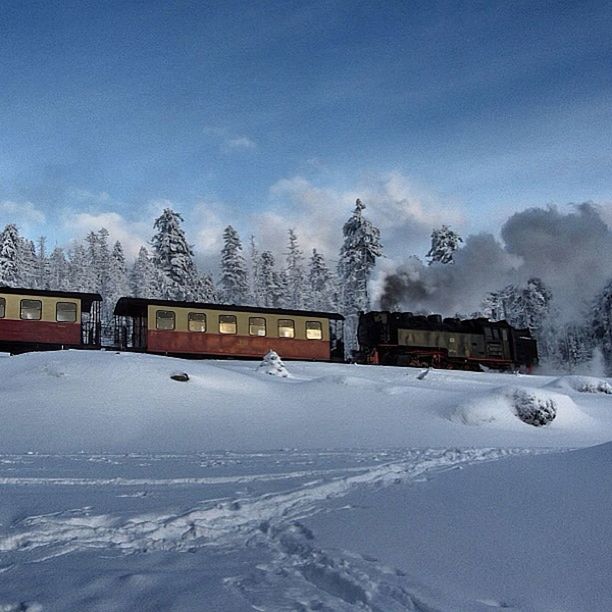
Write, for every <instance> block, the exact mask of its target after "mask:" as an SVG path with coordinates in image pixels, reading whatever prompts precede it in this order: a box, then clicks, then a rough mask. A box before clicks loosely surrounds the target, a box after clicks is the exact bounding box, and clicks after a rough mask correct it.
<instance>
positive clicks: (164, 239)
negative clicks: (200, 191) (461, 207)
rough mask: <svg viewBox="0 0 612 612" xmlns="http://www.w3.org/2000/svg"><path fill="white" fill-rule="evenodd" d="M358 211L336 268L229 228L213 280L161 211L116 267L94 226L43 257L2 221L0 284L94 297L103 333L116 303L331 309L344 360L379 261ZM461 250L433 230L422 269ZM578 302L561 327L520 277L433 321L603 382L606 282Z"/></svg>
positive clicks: (171, 215) (538, 285) (175, 218)
mask: <svg viewBox="0 0 612 612" xmlns="http://www.w3.org/2000/svg"><path fill="white" fill-rule="evenodd" d="M364 209H365V205H364V204H363V203H362V202H361V201H360V200H357V202H356V205H355V209H354V210H353V212H352V214H351V215H350V217H349V218H348V219H347V221H346V223H345V224H344V226H343V228H342V246H341V249H340V252H339V254H338V263H337V265H336V266H331V265H329V264H328V263H327V261H326V259H325V257H324V255H323V254H322V253H320V252H318V251H317V250H316V249H312V250H311V251H310V252H309V253H308V254H306V253H305V252H304V251H303V249H302V248H301V246H300V244H299V236H298V235H297V234H296V232H295V231H294V230H293V229H289V230H288V233H287V243H286V246H285V252H284V257H280V258H277V257H275V256H274V255H273V253H272V251H271V250H263V249H260V247H259V246H258V245H257V243H256V241H255V238H254V237H252V236H251V237H250V240H249V242H248V244H247V245H246V247H245V246H244V244H243V242H242V240H241V238H240V236H239V234H238V232H237V231H236V230H235V229H234V228H233V227H232V226H231V225H229V226H227V227H226V228H225V230H224V232H223V248H222V249H221V252H220V253H219V270H220V272H219V274H218V276H217V277H216V278H214V277H213V275H212V274H211V273H210V272H208V271H201V270H198V267H197V265H196V262H195V258H194V251H193V248H192V246H191V245H190V244H189V242H188V240H187V237H186V235H185V232H184V230H183V228H182V223H183V219H182V217H181V215H180V214H179V213H178V212H176V211H174V210H172V209H170V208H167V209H165V210H164V211H163V213H162V214H161V215H160V216H159V217H158V218H157V219H155V221H154V223H153V233H152V237H151V241H150V245H149V247H148V248H147V247H142V248H141V249H140V252H139V254H138V256H137V258H136V260H135V261H134V263H133V264H132V265H129V264H128V263H127V262H126V259H125V256H124V250H123V247H122V244H121V243H120V242H115V243H114V244H110V241H109V234H108V232H107V231H106V230H105V229H104V228H102V229H100V230H99V231H97V232H90V233H89V234H88V235H87V236H86V237H85V239H84V240H82V241H80V242H78V241H76V242H73V243H72V245H71V246H70V247H69V248H68V249H67V250H66V249H63V248H61V247H55V248H54V249H53V250H52V251H51V252H48V250H47V246H46V240H45V238H44V237H41V238H39V239H38V241H37V242H36V243H34V242H32V241H31V240H28V239H26V238H24V237H22V236H20V234H19V232H18V230H17V227H16V226H15V225H13V224H9V225H7V226H6V227H5V228H4V230H3V231H2V232H1V233H0V286H12V287H26V288H28V287H29V288H34V289H48V290H64V291H86V292H98V293H100V294H101V295H102V297H103V307H102V320H103V325H105V326H107V327H108V328H109V329H110V327H111V324H112V311H113V308H114V304H115V303H116V301H117V299H118V298H119V297H121V296H134V297H148V298H159V299H169V300H185V301H195V302H212V303H223V304H243V305H253V306H260V307H271V308H294V309H308V310H318V311H336V312H341V313H342V314H344V315H345V316H346V318H347V320H346V325H345V345H346V348H347V353H348V354H350V350H351V349H353V348H356V315H357V313H358V312H359V311H362V310H363V311H367V310H370V308H371V304H370V296H369V295H368V282H369V280H370V277H371V275H372V271H373V268H374V266H375V263H376V260H377V258H378V257H380V256H381V255H382V246H381V243H380V232H379V230H378V229H377V228H376V227H375V226H374V225H373V224H372V223H371V222H370V221H369V220H368V219H367V218H366V217H365V216H364ZM462 243H463V240H462V238H461V237H460V236H459V235H458V234H457V233H456V232H454V231H453V230H451V229H450V228H449V227H447V226H442V227H441V228H439V229H435V230H434V231H433V232H432V235H431V248H430V250H429V252H428V253H427V256H426V257H427V260H428V263H429V265H430V266H444V269H445V270H451V269H453V268H454V266H453V263H454V258H455V255H456V254H457V252H458V251H459V250H460V249H461V248H462ZM447 266H448V267H447ZM425 267H426V268H428V267H429V266H425ZM476 273H477V271H476ZM568 282H571V281H568ZM398 295H399V294H398ZM407 301H408V302H409V303H406V302H407ZM586 303H587V306H586V307H585V309H584V312H583V313H582V315H581V316H580V318H579V320H572V321H567V320H565V319H564V318H562V317H561V316H560V312H559V309H558V308H557V306H556V301H555V298H554V296H553V293H552V291H551V290H550V288H549V287H548V286H547V285H546V283H545V282H544V280H542V279H541V278H530V279H529V280H528V281H527V282H525V283H523V284H509V285H506V286H503V287H500V288H499V289H498V290H496V291H492V292H488V293H487V294H485V295H483V296H482V303H481V308H480V310H479V311H477V312H472V313H443V314H445V315H453V314H455V315H458V316H461V317H463V318H465V317H466V316H470V317H475V316H486V317H488V318H490V319H493V320H502V319H505V320H507V321H508V322H509V323H510V324H511V325H513V326H515V327H518V328H529V329H530V330H531V331H532V333H533V334H534V335H535V337H536V339H537V340H538V347H539V352H540V357H541V361H542V362H543V363H544V364H546V365H548V366H550V367H551V368H554V369H562V370H565V371H569V372H573V371H579V370H580V369H581V368H586V364H588V363H590V362H592V361H593V359H594V358H596V357H597V356H598V355H600V356H601V359H602V362H603V363H602V365H603V368H604V369H605V370H606V373H608V374H609V375H612V279H611V280H610V281H609V282H608V284H607V285H606V286H605V287H602V289H601V291H600V292H599V293H598V294H597V295H596V296H594V297H592V298H590V299H589V298H588V296H587V302H586ZM375 306H376V307H382V308H383V309H387V310H416V311H418V310H419V309H418V308H414V307H411V303H410V299H409V298H406V296H404V297H403V298H398V300H397V301H394V300H393V298H392V297H391V298H390V297H389V295H387V296H384V297H383V301H382V304H381V306H379V305H378V304H376V305H375ZM424 314H431V313H429V312H424Z"/></svg>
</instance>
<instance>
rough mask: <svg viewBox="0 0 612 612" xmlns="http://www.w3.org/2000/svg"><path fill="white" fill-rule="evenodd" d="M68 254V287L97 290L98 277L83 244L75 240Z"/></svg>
mask: <svg viewBox="0 0 612 612" xmlns="http://www.w3.org/2000/svg"><path fill="white" fill-rule="evenodd" d="M68 256H69V264H68V282H67V285H68V289H69V290H70V291H86V292H88V291H98V286H97V285H98V279H97V278H96V274H95V271H94V269H93V268H92V266H91V261H90V257H89V254H88V252H87V249H86V248H85V246H84V245H83V244H80V243H78V242H75V243H74V244H73V245H72V248H71V249H70V251H69V253H68Z"/></svg>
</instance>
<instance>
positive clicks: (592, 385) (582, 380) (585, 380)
mask: <svg viewBox="0 0 612 612" xmlns="http://www.w3.org/2000/svg"><path fill="white" fill-rule="evenodd" d="M548 386H549V387H550V388H551V389H572V390H574V391H578V392H579V393H606V394H608V395H612V385H611V384H610V383H609V382H607V381H605V380H603V379H602V378H596V377H594V376H561V377H560V378H557V379H555V380H553V381H552V382H551V383H549V384H548Z"/></svg>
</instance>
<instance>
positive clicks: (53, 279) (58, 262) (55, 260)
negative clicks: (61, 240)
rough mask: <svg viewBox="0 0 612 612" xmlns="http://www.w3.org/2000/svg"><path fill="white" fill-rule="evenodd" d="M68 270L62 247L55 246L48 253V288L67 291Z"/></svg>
mask: <svg viewBox="0 0 612 612" xmlns="http://www.w3.org/2000/svg"><path fill="white" fill-rule="evenodd" d="M69 278H70V270H69V265H68V260H67V259H66V255H65V254H64V249H62V248H61V247H55V248H54V249H53V251H52V252H51V255H49V286H48V288H49V289H54V290H56V291H67V290H68V288H69V286H70V285H69Z"/></svg>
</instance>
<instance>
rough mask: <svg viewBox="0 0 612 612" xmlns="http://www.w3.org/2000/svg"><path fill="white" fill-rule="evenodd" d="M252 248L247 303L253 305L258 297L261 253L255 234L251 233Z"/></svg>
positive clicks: (248, 265)
mask: <svg viewBox="0 0 612 612" xmlns="http://www.w3.org/2000/svg"><path fill="white" fill-rule="evenodd" d="M250 244H251V248H250V253H249V259H248V260H247V279H248V285H249V294H248V298H247V302H246V303H247V304H248V305H251V306H256V305H257V297H256V288H255V285H256V279H257V275H258V274H259V271H258V268H259V253H258V251H257V245H256V244H255V236H253V235H252V234H251V240H250Z"/></svg>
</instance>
